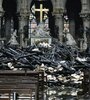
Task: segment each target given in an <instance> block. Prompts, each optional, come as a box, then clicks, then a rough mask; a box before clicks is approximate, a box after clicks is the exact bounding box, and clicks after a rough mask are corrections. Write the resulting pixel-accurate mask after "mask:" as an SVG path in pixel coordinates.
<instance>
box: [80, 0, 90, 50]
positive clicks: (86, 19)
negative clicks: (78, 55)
mask: <svg viewBox="0 0 90 100" xmlns="http://www.w3.org/2000/svg"><path fill="white" fill-rule="evenodd" d="M80 15H81V17H82V18H83V25H84V33H83V38H84V43H83V50H85V49H87V47H88V46H90V35H89V34H86V30H87V28H89V27H90V26H89V24H90V11H89V6H88V0H82V11H81V14H80ZM84 45H85V46H86V47H85V46H84Z"/></svg>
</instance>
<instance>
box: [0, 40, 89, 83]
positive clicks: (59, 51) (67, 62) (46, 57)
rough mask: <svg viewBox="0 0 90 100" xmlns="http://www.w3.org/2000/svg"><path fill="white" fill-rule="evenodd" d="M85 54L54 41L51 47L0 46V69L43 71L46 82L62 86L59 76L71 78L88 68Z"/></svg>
mask: <svg viewBox="0 0 90 100" xmlns="http://www.w3.org/2000/svg"><path fill="white" fill-rule="evenodd" d="M87 53H89V52H83V53H82V52H80V51H79V50H78V48H76V47H72V46H67V45H65V44H61V43H59V42H56V41H55V42H54V43H53V44H51V45H48V44H46V43H41V44H39V45H38V46H36V45H34V46H28V47H27V48H19V47H18V48H15V47H12V46H1V47H0V69H1V70H43V71H44V72H45V73H46V74H47V75H48V76H47V77H48V79H50V80H49V81H48V82H52V80H54V82H55V81H58V82H59V84H62V83H63V81H61V80H60V79H61V75H63V76H69V75H70V76H71V75H74V74H75V73H77V72H78V74H81V70H82V69H87V68H89V67H90V64H89V62H90V57H89V55H90V54H87ZM78 74H77V75H78ZM74 76H75V75H74ZM75 77H76V76H75ZM68 79H69V78H68ZM64 81H65V80H64ZM64 83H65V82H64Z"/></svg>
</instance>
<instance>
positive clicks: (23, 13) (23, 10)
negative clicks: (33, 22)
mask: <svg viewBox="0 0 90 100" xmlns="http://www.w3.org/2000/svg"><path fill="white" fill-rule="evenodd" d="M27 5H28V2H27V0H22V2H21V5H20V19H19V27H20V28H19V31H20V46H22V47H25V45H26V44H25V43H26V42H25V36H24V30H23V29H24V26H27V25H28V18H29V11H28V8H27V7H28V6H27ZM26 34H27V33H26Z"/></svg>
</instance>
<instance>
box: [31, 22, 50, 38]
mask: <svg viewBox="0 0 90 100" xmlns="http://www.w3.org/2000/svg"><path fill="white" fill-rule="evenodd" d="M49 34H50V31H49V29H48V28H47V27H46V26H45V25H44V23H40V24H39V25H38V26H37V27H36V29H35V30H34V32H32V34H31V35H32V36H34V37H50V35H49Z"/></svg>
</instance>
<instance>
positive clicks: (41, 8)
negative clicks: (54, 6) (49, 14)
mask: <svg viewBox="0 0 90 100" xmlns="http://www.w3.org/2000/svg"><path fill="white" fill-rule="evenodd" d="M35 11H39V12H40V23H42V21H43V12H44V11H49V9H46V8H43V5H42V4H40V9H35Z"/></svg>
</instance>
